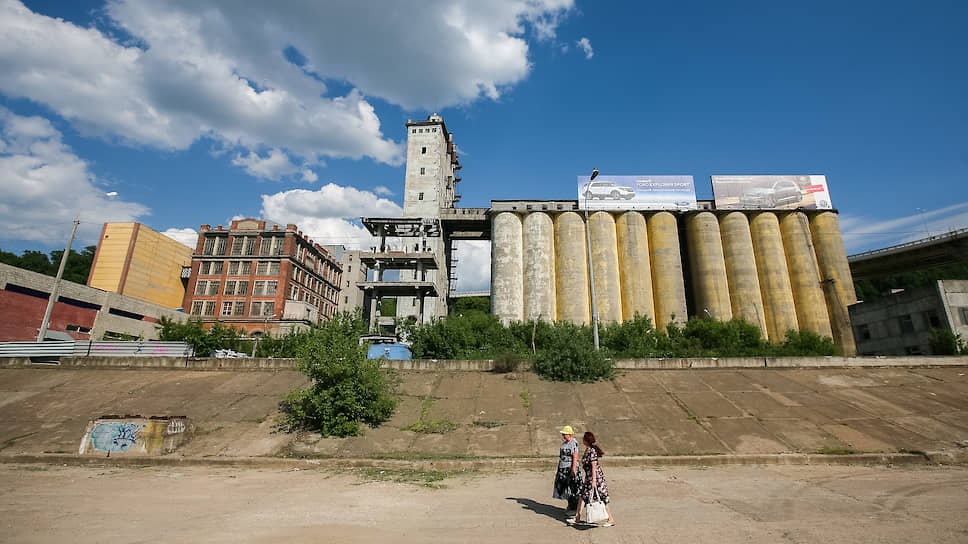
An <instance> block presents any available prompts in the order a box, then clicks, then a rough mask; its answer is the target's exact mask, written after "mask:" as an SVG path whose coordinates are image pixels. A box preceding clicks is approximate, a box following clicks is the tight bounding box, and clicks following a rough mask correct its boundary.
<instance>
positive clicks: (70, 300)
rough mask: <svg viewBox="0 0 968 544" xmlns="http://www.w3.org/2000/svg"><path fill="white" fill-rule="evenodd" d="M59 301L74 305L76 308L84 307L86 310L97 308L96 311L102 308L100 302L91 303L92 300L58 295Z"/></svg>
mask: <svg viewBox="0 0 968 544" xmlns="http://www.w3.org/2000/svg"><path fill="white" fill-rule="evenodd" d="M57 302H62V303H64V304H69V305H71V306H74V307H76V308H84V309H85V310H95V311H98V310H100V309H101V305H100V304H94V303H91V302H84V301H83V300H77V299H74V298H67V297H57Z"/></svg>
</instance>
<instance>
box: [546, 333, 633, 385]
mask: <svg viewBox="0 0 968 544" xmlns="http://www.w3.org/2000/svg"><path fill="white" fill-rule="evenodd" d="M533 369H534V371H535V373H537V374H538V375H539V376H541V377H542V378H545V379H547V380H553V381H580V382H593V381H595V380H600V379H609V378H611V377H612V375H613V374H614V368H613V366H612V360H611V359H608V358H606V357H605V352H603V351H598V350H596V349H595V346H594V343H593V340H592V329H591V328H590V327H581V326H578V325H573V324H571V323H556V324H555V326H554V327H549V328H548V334H547V335H546V337H545V338H544V339H543V343H542V346H541V350H540V351H538V353H537V355H536V357H535V360H534V366H533Z"/></svg>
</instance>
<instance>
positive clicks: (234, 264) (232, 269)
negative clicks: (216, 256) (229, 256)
mask: <svg viewBox="0 0 968 544" xmlns="http://www.w3.org/2000/svg"><path fill="white" fill-rule="evenodd" d="M241 264H242V261H229V270H228V274H227V275H229V276H238V275H239V265H241Z"/></svg>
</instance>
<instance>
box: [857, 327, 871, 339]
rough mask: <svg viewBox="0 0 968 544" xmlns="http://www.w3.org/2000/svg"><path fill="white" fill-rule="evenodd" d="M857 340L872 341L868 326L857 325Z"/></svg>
mask: <svg viewBox="0 0 968 544" xmlns="http://www.w3.org/2000/svg"><path fill="white" fill-rule="evenodd" d="M857 339H858V340H870V339H871V329H870V327H868V326H867V325H857Z"/></svg>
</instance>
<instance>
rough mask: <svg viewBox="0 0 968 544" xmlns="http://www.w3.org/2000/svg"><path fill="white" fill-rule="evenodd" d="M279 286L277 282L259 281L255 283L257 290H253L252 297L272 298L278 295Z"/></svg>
mask: <svg viewBox="0 0 968 544" xmlns="http://www.w3.org/2000/svg"><path fill="white" fill-rule="evenodd" d="M278 284H279V282H277V281H257V282H255V288H254V289H253V290H252V296H254V297H271V296H275V294H276V286H277V285H278Z"/></svg>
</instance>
